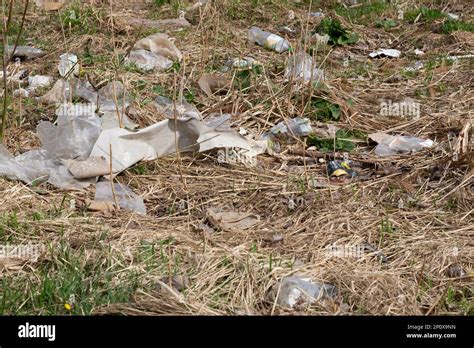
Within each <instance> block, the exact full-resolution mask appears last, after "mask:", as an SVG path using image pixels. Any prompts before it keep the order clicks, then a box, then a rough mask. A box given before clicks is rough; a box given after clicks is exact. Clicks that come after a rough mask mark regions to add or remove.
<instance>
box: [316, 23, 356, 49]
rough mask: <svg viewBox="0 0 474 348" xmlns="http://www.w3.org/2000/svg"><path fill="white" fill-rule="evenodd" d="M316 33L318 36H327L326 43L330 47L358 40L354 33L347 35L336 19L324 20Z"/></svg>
mask: <svg viewBox="0 0 474 348" xmlns="http://www.w3.org/2000/svg"><path fill="white" fill-rule="evenodd" d="M316 31H317V32H318V33H319V34H327V35H329V41H328V43H329V44H331V45H348V44H352V43H356V42H357V41H358V40H359V36H358V35H357V34H356V33H349V32H348V31H347V30H346V29H344V28H343V27H342V24H341V22H339V21H338V20H337V19H332V18H324V19H323V20H322V21H321V23H320V24H319V25H318V27H317V28H316Z"/></svg>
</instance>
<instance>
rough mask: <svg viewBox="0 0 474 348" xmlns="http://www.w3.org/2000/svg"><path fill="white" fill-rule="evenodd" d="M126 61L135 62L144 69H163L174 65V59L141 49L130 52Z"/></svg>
mask: <svg viewBox="0 0 474 348" xmlns="http://www.w3.org/2000/svg"><path fill="white" fill-rule="evenodd" d="M126 62H128V63H134V64H135V65H136V66H137V67H138V68H139V69H141V70H143V71H151V70H156V71H163V70H166V69H169V68H170V67H171V66H172V65H173V61H172V60H171V59H168V58H166V57H163V56H160V55H158V54H156V53H153V52H150V51H147V50H144V49H139V50H133V51H131V52H130V54H129V55H128V57H127V58H126Z"/></svg>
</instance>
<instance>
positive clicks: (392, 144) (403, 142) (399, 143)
mask: <svg viewBox="0 0 474 348" xmlns="http://www.w3.org/2000/svg"><path fill="white" fill-rule="evenodd" d="M369 138H370V139H372V140H373V141H375V142H377V143H378V145H377V146H376V147H375V154H376V155H377V156H393V155H399V154H407V153H411V152H417V151H421V150H423V149H424V148H430V147H432V146H433V145H434V142H433V141H432V140H430V139H423V138H417V137H409V136H403V135H396V136H395V135H389V134H385V133H372V134H369Z"/></svg>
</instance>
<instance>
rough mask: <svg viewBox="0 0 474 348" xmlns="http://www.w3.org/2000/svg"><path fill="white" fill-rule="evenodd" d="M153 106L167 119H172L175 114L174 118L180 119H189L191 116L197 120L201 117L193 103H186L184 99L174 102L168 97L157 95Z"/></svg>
mask: <svg viewBox="0 0 474 348" xmlns="http://www.w3.org/2000/svg"><path fill="white" fill-rule="evenodd" d="M175 105H176V108H175ZM155 106H156V109H157V110H158V111H159V112H160V113H162V114H163V115H164V116H165V117H166V118H169V119H174V118H175V114H176V118H177V119H180V120H189V119H192V118H194V119H198V120H201V119H202V115H201V113H200V112H199V110H198V109H197V108H196V107H195V106H194V105H192V104H190V103H188V102H187V101H186V100H185V99H182V100H181V101H177V102H176V103H174V102H173V101H172V100H171V99H170V98H167V97H163V96H158V97H156V99H155ZM175 109H176V110H175Z"/></svg>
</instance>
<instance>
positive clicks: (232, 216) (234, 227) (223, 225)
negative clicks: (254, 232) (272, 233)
mask: <svg viewBox="0 0 474 348" xmlns="http://www.w3.org/2000/svg"><path fill="white" fill-rule="evenodd" d="M207 218H208V220H209V222H210V223H211V224H212V225H213V226H214V227H215V228H218V229H221V230H223V231H228V232H237V231H243V230H247V229H249V228H250V227H252V226H255V225H256V224H257V223H259V222H260V217H259V216H258V215H256V214H252V213H243V212H235V211H223V210H222V209H220V208H209V209H208V210H207Z"/></svg>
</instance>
